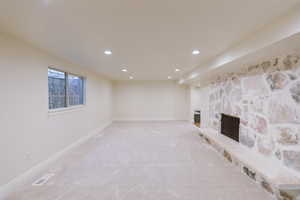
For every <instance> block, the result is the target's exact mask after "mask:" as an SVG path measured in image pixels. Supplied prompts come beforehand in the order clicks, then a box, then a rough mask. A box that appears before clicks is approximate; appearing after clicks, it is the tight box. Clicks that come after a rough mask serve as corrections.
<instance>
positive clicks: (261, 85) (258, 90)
mask: <svg viewBox="0 0 300 200" xmlns="http://www.w3.org/2000/svg"><path fill="white" fill-rule="evenodd" d="M242 83H243V84H242V85H243V91H244V93H245V94H247V95H256V96H260V95H266V94H269V93H270V90H269V88H268V86H267V84H266V82H265V80H264V78H263V77H262V76H259V75H255V76H248V77H245V78H243V79H242Z"/></svg>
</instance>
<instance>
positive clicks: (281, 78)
mask: <svg viewBox="0 0 300 200" xmlns="http://www.w3.org/2000/svg"><path fill="white" fill-rule="evenodd" d="M289 80H290V78H289V77H288V75H286V74H284V73H283V72H274V73H271V74H269V75H268V76H267V82H268V84H269V86H270V88H271V90H278V89H283V88H284V87H286V86H287V84H288V83H289Z"/></svg>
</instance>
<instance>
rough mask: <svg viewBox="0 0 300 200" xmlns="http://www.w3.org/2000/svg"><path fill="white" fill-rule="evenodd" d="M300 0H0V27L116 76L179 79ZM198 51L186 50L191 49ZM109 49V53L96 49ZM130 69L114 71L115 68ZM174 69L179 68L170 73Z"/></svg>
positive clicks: (74, 60)
mask: <svg viewBox="0 0 300 200" xmlns="http://www.w3.org/2000/svg"><path fill="white" fill-rule="evenodd" d="M297 3H299V0H285V1H284V2H283V1H282V0H264V1H261V0H251V1H250V0H244V1H241V0H226V1H220V0H186V1H183V0H107V1H103V0H26V1H20V0H1V2H0V31H3V32H8V33H11V34H14V35H16V36H18V37H20V38H22V39H23V40H25V41H27V42H30V43H32V44H33V45H35V46H37V47H39V48H42V49H44V50H47V51H49V52H50V53H52V54H55V55H57V56H60V57H64V58H67V59H68V60H70V61H72V62H74V63H78V64H80V65H82V66H85V67H91V68H94V69H95V70H97V71H98V72H101V73H102V74H104V75H106V76H108V77H110V78H112V79H116V80H122V79H128V77H129V75H133V76H134V78H135V79H137V80H163V79H167V76H172V77H174V78H179V77H180V76H182V75H183V74H184V73H186V72H188V71H190V70H191V69H192V68H194V67H195V66H196V65H199V63H201V62H204V61H205V60H207V59H211V58H213V57H214V56H216V55H218V54H220V53H221V52H223V51H225V50H226V49H228V48H229V47H231V46H232V45H234V44H235V43H237V42H239V41H240V40H242V39H243V38H244V37H246V36H247V35H249V34H251V33H253V32H254V31H255V30H257V29H258V28H261V27H262V26H263V25H265V24H267V23H269V22H270V21H272V20H274V19H275V18H277V17H279V16H280V15H282V14H284V13H286V12H288V11H289V9H291V8H292V7H294V6H295V5H296V4H297ZM195 48H197V49H200V51H201V54H200V55H198V56H193V55H192V54H191V52H192V50H193V49H195ZM105 49H111V50H112V51H113V55H112V56H105V55H104V54H103V51H104V50H105ZM124 67H125V68H127V69H128V71H129V72H127V73H124V72H121V69H122V68H124ZM175 68H180V69H182V71H181V72H179V73H175V72H174V70H175Z"/></svg>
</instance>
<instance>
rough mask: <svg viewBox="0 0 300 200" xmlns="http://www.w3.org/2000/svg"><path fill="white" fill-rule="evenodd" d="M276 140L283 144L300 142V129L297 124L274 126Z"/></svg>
mask: <svg viewBox="0 0 300 200" xmlns="http://www.w3.org/2000/svg"><path fill="white" fill-rule="evenodd" d="M273 130H274V133H273V134H274V136H275V138H276V141H277V142H278V143H279V144H281V145H297V144H299V134H300V130H299V128H297V127H296V126H279V127H275V128H273Z"/></svg>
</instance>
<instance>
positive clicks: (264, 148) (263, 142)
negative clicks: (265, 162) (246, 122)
mask: <svg viewBox="0 0 300 200" xmlns="http://www.w3.org/2000/svg"><path fill="white" fill-rule="evenodd" d="M274 148H275V143H274V141H273V140H272V138H270V137H259V138H258V139H257V149H258V151H259V152H260V153H261V154H263V155H265V156H271V155H272V152H273V151H274Z"/></svg>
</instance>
